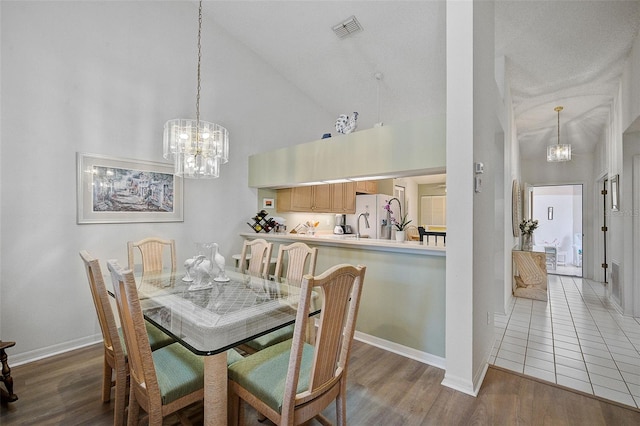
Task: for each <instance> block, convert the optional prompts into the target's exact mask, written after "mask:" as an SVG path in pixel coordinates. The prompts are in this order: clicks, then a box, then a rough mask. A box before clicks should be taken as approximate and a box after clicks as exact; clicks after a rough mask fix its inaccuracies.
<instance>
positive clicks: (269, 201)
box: [262, 198, 276, 209]
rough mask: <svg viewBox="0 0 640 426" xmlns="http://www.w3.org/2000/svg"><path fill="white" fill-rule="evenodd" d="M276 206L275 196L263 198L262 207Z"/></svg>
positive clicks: (271, 207) (270, 207)
mask: <svg viewBox="0 0 640 426" xmlns="http://www.w3.org/2000/svg"><path fill="white" fill-rule="evenodd" d="M275 207H276V201H275V200H274V199H273V198H263V199H262V208H263V209H273V208H275Z"/></svg>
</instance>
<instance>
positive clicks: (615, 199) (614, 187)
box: [611, 175, 620, 212]
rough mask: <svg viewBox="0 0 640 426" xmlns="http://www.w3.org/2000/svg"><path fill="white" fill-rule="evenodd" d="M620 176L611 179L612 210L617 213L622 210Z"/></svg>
mask: <svg viewBox="0 0 640 426" xmlns="http://www.w3.org/2000/svg"><path fill="white" fill-rule="evenodd" d="M618 177H619V175H615V176H614V177H612V178H611V210H612V211H614V212H617V211H619V210H620V202H619V200H620V186H619V184H618Z"/></svg>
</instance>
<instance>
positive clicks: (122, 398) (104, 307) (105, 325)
mask: <svg viewBox="0 0 640 426" xmlns="http://www.w3.org/2000/svg"><path fill="white" fill-rule="evenodd" d="M80 257H81V258H82V261H83V262H84V265H85V268H86V271H87V278H88V280H89V288H90V289H91V296H92V297H93V304H94V306H95V308H96V313H97V314H98V321H99V323H100V330H101V331H102V342H103V344H104V366H103V370H102V401H103V402H109V401H110V400H111V387H112V386H115V388H116V392H115V404H114V405H115V407H114V419H113V424H114V425H116V426H118V425H123V424H124V418H125V408H126V406H125V402H126V394H127V377H128V376H129V366H128V363H127V358H126V356H125V354H124V350H123V348H122V344H121V341H120V335H119V333H118V325H117V323H116V320H115V317H114V315H113V310H112V309H111V303H110V302H109V294H108V293H107V288H106V286H105V283H104V279H103V278H102V271H101V269H100V263H99V262H98V260H97V259H94V258H93V257H92V256H91V255H90V254H89V253H88V252H87V251H84V250H83V251H81V252H80ZM114 372H115V382H114V381H112V377H113V373H114Z"/></svg>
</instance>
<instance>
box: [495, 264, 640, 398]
mask: <svg viewBox="0 0 640 426" xmlns="http://www.w3.org/2000/svg"><path fill="white" fill-rule="evenodd" d="M513 299H514V300H513V301H512V303H511V306H510V307H509V310H508V312H507V313H506V315H498V314H496V316H495V325H496V343H495V345H494V347H493V350H492V352H491V358H490V362H491V363H492V364H495V365H497V366H499V367H502V368H506V369H509V370H514V371H517V372H519V373H524V374H526V375H529V376H533V377H537V378H540V379H543V380H546V381H549V382H552V383H557V384H559V385H563V386H567V387H570V388H573V389H577V390H580V391H582V392H586V393H590V394H592V395H597V396H599V397H602V398H606V399H610V400H613V401H617V402H619V403H622V404H626V405H630V406H632V407H635V408H640V318H630V317H624V316H622V315H620V313H619V312H618V311H617V310H616V309H615V307H614V306H613V305H611V304H610V303H609V302H608V299H607V297H606V293H605V287H604V285H603V284H601V283H597V282H594V281H591V280H588V279H584V278H579V277H570V276H560V275H549V301H548V302H542V301H538V300H531V299H524V298H519V297H514V298H513Z"/></svg>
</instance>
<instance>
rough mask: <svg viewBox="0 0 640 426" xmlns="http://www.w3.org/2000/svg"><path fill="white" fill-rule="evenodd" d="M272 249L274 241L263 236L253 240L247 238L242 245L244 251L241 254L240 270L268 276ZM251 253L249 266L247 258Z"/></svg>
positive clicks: (264, 276)
mask: <svg viewBox="0 0 640 426" xmlns="http://www.w3.org/2000/svg"><path fill="white" fill-rule="evenodd" d="M272 251H273V243H270V242H267V240H265V239H263V238H256V239H255V240H252V241H247V240H245V242H244V244H243V245H242V253H241V254H240V271H241V272H243V273H248V274H250V275H254V276H257V277H263V278H266V277H267V276H268V275H269V266H270V265H271V252H272ZM249 254H251V257H250V259H249V262H248V263H249V266H246V265H247V260H246V259H247V256H248V255H249Z"/></svg>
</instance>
